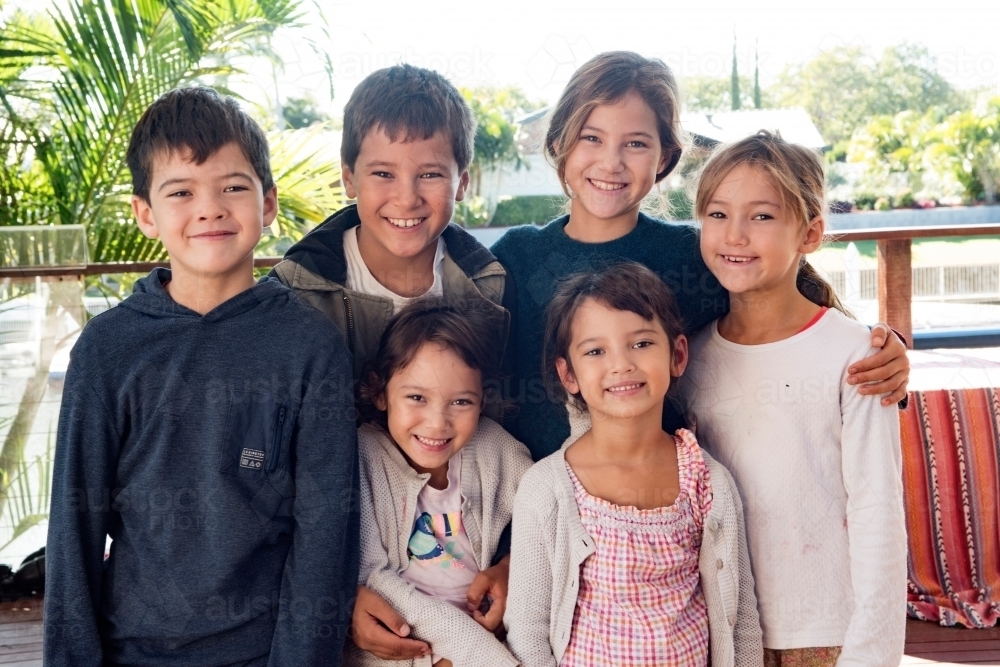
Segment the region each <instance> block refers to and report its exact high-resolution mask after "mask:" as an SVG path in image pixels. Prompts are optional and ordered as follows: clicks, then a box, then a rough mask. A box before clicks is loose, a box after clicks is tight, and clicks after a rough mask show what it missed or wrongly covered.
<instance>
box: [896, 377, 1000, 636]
mask: <svg viewBox="0 0 1000 667" xmlns="http://www.w3.org/2000/svg"><path fill="white" fill-rule="evenodd" d="M900 426H901V429H902V447H903V487H904V494H905V496H906V524H907V533H908V535H909V568H908V569H909V595H908V602H907V614H908V615H909V616H910V617H911V618H917V619H921V620H926V621H934V622H937V623H940V624H941V625H963V626H966V627H970V628H988V627H993V626H994V625H996V624H997V620H998V619H1000V390H998V389H956V390H938V391H924V392H911V394H910V403H909V407H908V408H907V409H906V410H904V411H902V412H901V413H900Z"/></svg>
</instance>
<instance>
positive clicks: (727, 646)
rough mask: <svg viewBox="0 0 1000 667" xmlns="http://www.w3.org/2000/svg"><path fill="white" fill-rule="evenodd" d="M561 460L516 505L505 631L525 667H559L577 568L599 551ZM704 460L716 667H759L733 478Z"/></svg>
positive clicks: (753, 601) (543, 464)
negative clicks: (708, 500)
mask: <svg viewBox="0 0 1000 667" xmlns="http://www.w3.org/2000/svg"><path fill="white" fill-rule="evenodd" d="M564 454H565V445H564V448H563V449H560V450H558V451H556V452H555V453H554V454H552V455H551V456H549V457H547V458H545V459H543V460H541V461H539V462H538V463H536V464H535V465H534V467H532V469H531V470H529V471H528V472H527V474H525V476H524V478H523V479H522V480H521V486H520V487H519V488H518V492H517V497H516V498H515V500H514V526H515V528H514V536H513V540H512V544H511V555H510V592H509V594H508V597H507V612H506V613H505V614H504V625H506V626H507V631H508V634H507V643H508V645H509V646H510V650H511V652H512V653H513V654H514V655H515V656H516V657H517V658H518V659H519V660H520V661H521V665H523V667H556V665H558V664H559V661H560V660H562V657H563V654H564V653H565V652H566V648H567V647H568V646H569V637H570V631H571V630H572V626H573V613H574V611H575V610H576V596H577V592H578V591H579V588H580V565H581V564H582V563H583V561H585V560H586V559H587V557H588V556H590V555H591V554H592V553H594V550H595V546H594V540H593V538H591V536H590V535H589V534H588V533H587V530H586V529H585V528H584V527H583V523H582V522H581V521H580V510H579V508H578V507H577V504H576V496H575V495H574V492H573V482H572V481H571V480H570V478H569V473H567V472H566V457H565V456H564ZM701 455H702V456H703V457H704V459H705V463H706V464H708V472H709V475H710V478H711V480H712V509H711V511H710V512H709V514H708V517H707V519H706V521H705V530H704V535H703V537H702V542H701V554H700V555H699V560H698V569H699V572H700V574H701V587H702V590H703V591H704V594H705V603H706V604H707V605H708V628H709V642H710V643H709V655H710V658H711V663H712V667H734V666H735V667H760V665H762V664H763V654H764V649H763V644H762V643H761V636H762V635H761V629H760V617H759V616H758V614H757V598H756V596H755V595H754V586H753V575H752V573H751V571H750V557H749V555H748V553H747V542H746V531H745V529H744V526H743V506H742V503H741V502H740V496H739V493H738V492H737V490H736V483H735V482H734V481H733V478H732V476H731V475H730V474H729V472H728V471H727V470H726V469H725V468H724V467H723V466H722V465H720V464H719V463H718V462H717V461H715V459H713V458H712V457H711V456H709V455H708V454H707V453H706V452H705V451H704V450H702V453H701ZM665 641H669V638H667V639H666V640H665ZM484 664H485V663H484Z"/></svg>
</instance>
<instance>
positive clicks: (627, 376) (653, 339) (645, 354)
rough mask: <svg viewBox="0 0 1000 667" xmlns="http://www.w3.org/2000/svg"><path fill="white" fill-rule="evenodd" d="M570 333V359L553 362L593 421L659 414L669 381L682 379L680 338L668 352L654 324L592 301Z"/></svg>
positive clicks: (575, 318) (662, 334)
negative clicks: (605, 418)
mask: <svg viewBox="0 0 1000 667" xmlns="http://www.w3.org/2000/svg"><path fill="white" fill-rule="evenodd" d="M572 332H573V333H572V340H571V342H570V345H569V350H568V359H566V358H560V359H557V360H556V370H557V371H558V373H559V379H560V380H561V381H562V384H563V386H564V387H565V388H566V391H568V392H569V393H570V394H574V395H576V394H579V395H581V396H582V397H583V400H584V401H585V402H586V403H587V409H588V411H589V412H590V414H591V417H592V418H596V417H595V413H596V414H600V415H604V416H606V417H610V418H614V419H622V418H625V419H627V418H633V417H637V416H639V415H641V414H645V413H646V412H648V411H649V410H651V409H659V410H661V411H662V407H663V400H664V398H665V397H666V395H667V390H668V389H669V388H670V378H671V376H672V375H673V376H680V375H681V374H682V373H683V372H684V367H685V366H686V364H687V340H686V339H685V338H684V336H683V335H682V336H678V337H677V340H675V341H674V345H673V346H671V344H670V338H669V337H668V336H667V333H666V331H664V329H663V325H662V324H660V322H659V321H658V320H656V319H654V320H652V321H650V320H647V319H645V318H643V317H642V316H641V315H639V314H637V313H633V312H631V311H623V310H615V309H613V308H609V307H608V306H606V305H604V304H603V303H601V302H599V301H597V300H595V299H590V298H588V299H587V300H585V301H584V302H583V303H582V304H580V306H579V308H577V310H576V313H575V314H574V315H573V324H572ZM671 347H672V348H673V349H671Z"/></svg>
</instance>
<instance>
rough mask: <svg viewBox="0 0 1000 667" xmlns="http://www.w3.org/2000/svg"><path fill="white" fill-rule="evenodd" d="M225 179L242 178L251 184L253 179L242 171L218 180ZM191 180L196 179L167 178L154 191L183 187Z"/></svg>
mask: <svg viewBox="0 0 1000 667" xmlns="http://www.w3.org/2000/svg"><path fill="white" fill-rule="evenodd" d="M227 178H242V179H244V180H246V181H250V182H251V183H253V179H252V178H250V176H248V175H247V174H246V173H245V172H242V171H233V172H230V173H228V174H225V175H223V176H222V177H221V178H220V180H225V179H227ZM193 180H196V179H193V178H168V179H167V180H165V181H163V182H162V183H160V187H158V188H156V191H157V192H161V191H162V190H163V188H165V187H167V186H168V185H183V184H184V183H190V182H191V181H193Z"/></svg>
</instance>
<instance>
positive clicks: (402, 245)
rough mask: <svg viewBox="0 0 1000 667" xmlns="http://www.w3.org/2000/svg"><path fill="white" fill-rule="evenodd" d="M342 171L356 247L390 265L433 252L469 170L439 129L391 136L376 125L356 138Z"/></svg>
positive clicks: (464, 184) (457, 199)
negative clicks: (357, 230) (357, 228)
mask: <svg viewBox="0 0 1000 667" xmlns="http://www.w3.org/2000/svg"><path fill="white" fill-rule="evenodd" d="M343 174H344V189H345V190H346V191H347V195H348V197H350V198H351V199H357V202H358V215H359V217H360V218H361V234H360V235H359V237H358V239H359V243H361V245H362V252H363V254H366V255H369V254H370V255H374V259H375V260H376V261H382V262H383V263H384V264H385V265H386V266H387V267H389V268H390V269H391V270H395V269H397V268H398V266H399V262H400V260H403V261H406V260H418V259H419V258H426V257H425V256H427V255H430V256H433V254H434V252H435V251H436V249H437V240H438V237H439V236H441V232H443V231H444V228H445V227H447V226H448V223H449V222H451V216H452V214H453V213H454V211H455V202H456V201H461V200H462V199H464V198H465V189H466V187H467V186H468V184H469V172H468V171H467V170H466V171H461V170H459V168H458V163H457V162H456V160H455V155H454V152H453V151H452V146H451V141H450V140H449V139H448V137H447V136H446V135H445V134H444V133H443V132H440V131H439V132H437V133H435V134H434V135H433V136H431V137H430V138H428V139H412V140H409V141H404V140H403V138H402V137H400V138H399V140H397V141H393V139H392V138H391V137H389V136H388V135H387V134H386V133H385V132H384V131H383V130H382V129H381V127H378V126H376V127H374V128H372V129H371V130H370V131H369V132H368V134H367V135H366V136H365V138H364V140H363V141H362V142H361V151H360V153H359V154H358V159H357V160H356V161H355V163H354V168H353V169H352V168H350V167H349V166H348V165H346V164H345V165H343ZM365 250H368V251H369V252H368V253H365ZM369 268H370V269H371V268H373V267H371V266H369ZM373 273H375V274H376V278H377V277H378V273H377V272H376V271H374V270H373Z"/></svg>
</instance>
